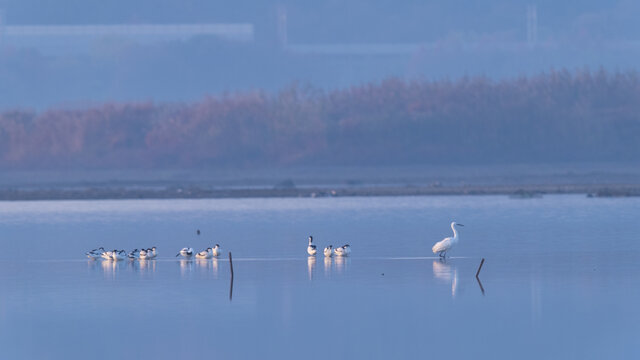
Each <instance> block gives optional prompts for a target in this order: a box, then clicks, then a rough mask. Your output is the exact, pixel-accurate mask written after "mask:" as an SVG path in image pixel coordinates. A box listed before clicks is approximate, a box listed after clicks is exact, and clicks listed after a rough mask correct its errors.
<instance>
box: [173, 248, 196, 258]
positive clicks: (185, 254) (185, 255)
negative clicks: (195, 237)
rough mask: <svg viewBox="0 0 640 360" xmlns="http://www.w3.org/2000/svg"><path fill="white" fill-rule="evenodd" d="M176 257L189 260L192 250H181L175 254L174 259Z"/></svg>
mask: <svg viewBox="0 0 640 360" xmlns="http://www.w3.org/2000/svg"><path fill="white" fill-rule="evenodd" d="M178 256H182V257H183V258H185V259H191V257H192V256H193V248H182V250H180V252H179V253H177V254H176V257H178Z"/></svg>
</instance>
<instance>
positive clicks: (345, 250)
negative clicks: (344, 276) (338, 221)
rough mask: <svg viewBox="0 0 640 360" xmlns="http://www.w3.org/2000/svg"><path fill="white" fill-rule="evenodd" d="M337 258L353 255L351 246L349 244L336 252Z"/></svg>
mask: <svg viewBox="0 0 640 360" xmlns="http://www.w3.org/2000/svg"><path fill="white" fill-rule="evenodd" d="M334 253H335V254H336V256H349V254H351V246H349V244H346V245H342V246H340V247H338V248H336V249H335V250H334Z"/></svg>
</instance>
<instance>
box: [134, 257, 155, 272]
mask: <svg viewBox="0 0 640 360" xmlns="http://www.w3.org/2000/svg"><path fill="white" fill-rule="evenodd" d="M138 264H139V266H140V272H142V273H154V272H156V261H155V260H144V259H141V260H140V261H138Z"/></svg>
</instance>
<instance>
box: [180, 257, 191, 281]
mask: <svg viewBox="0 0 640 360" xmlns="http://www.w3.org/2000/svg"><path fill="white" fill-rule="evenodd" d="M179 262H180V275H181V276H182V277H186V276H189V275H190V274H191V273H192V272H193V260H184V259H183V260H179Z"/></svg>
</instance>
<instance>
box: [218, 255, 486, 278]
mask: <svg viewBox="0 0 640 360" xmlns="http://www.w3.org/2000/svg"><path fill="white" fill-rule="evenodd" d="M229 255H231V254H229ZM483 264H484V258H482V260H481V261H480V266H478V271H476V278H477V277H478V275H480V270H482V265H483Z"/></svg>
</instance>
